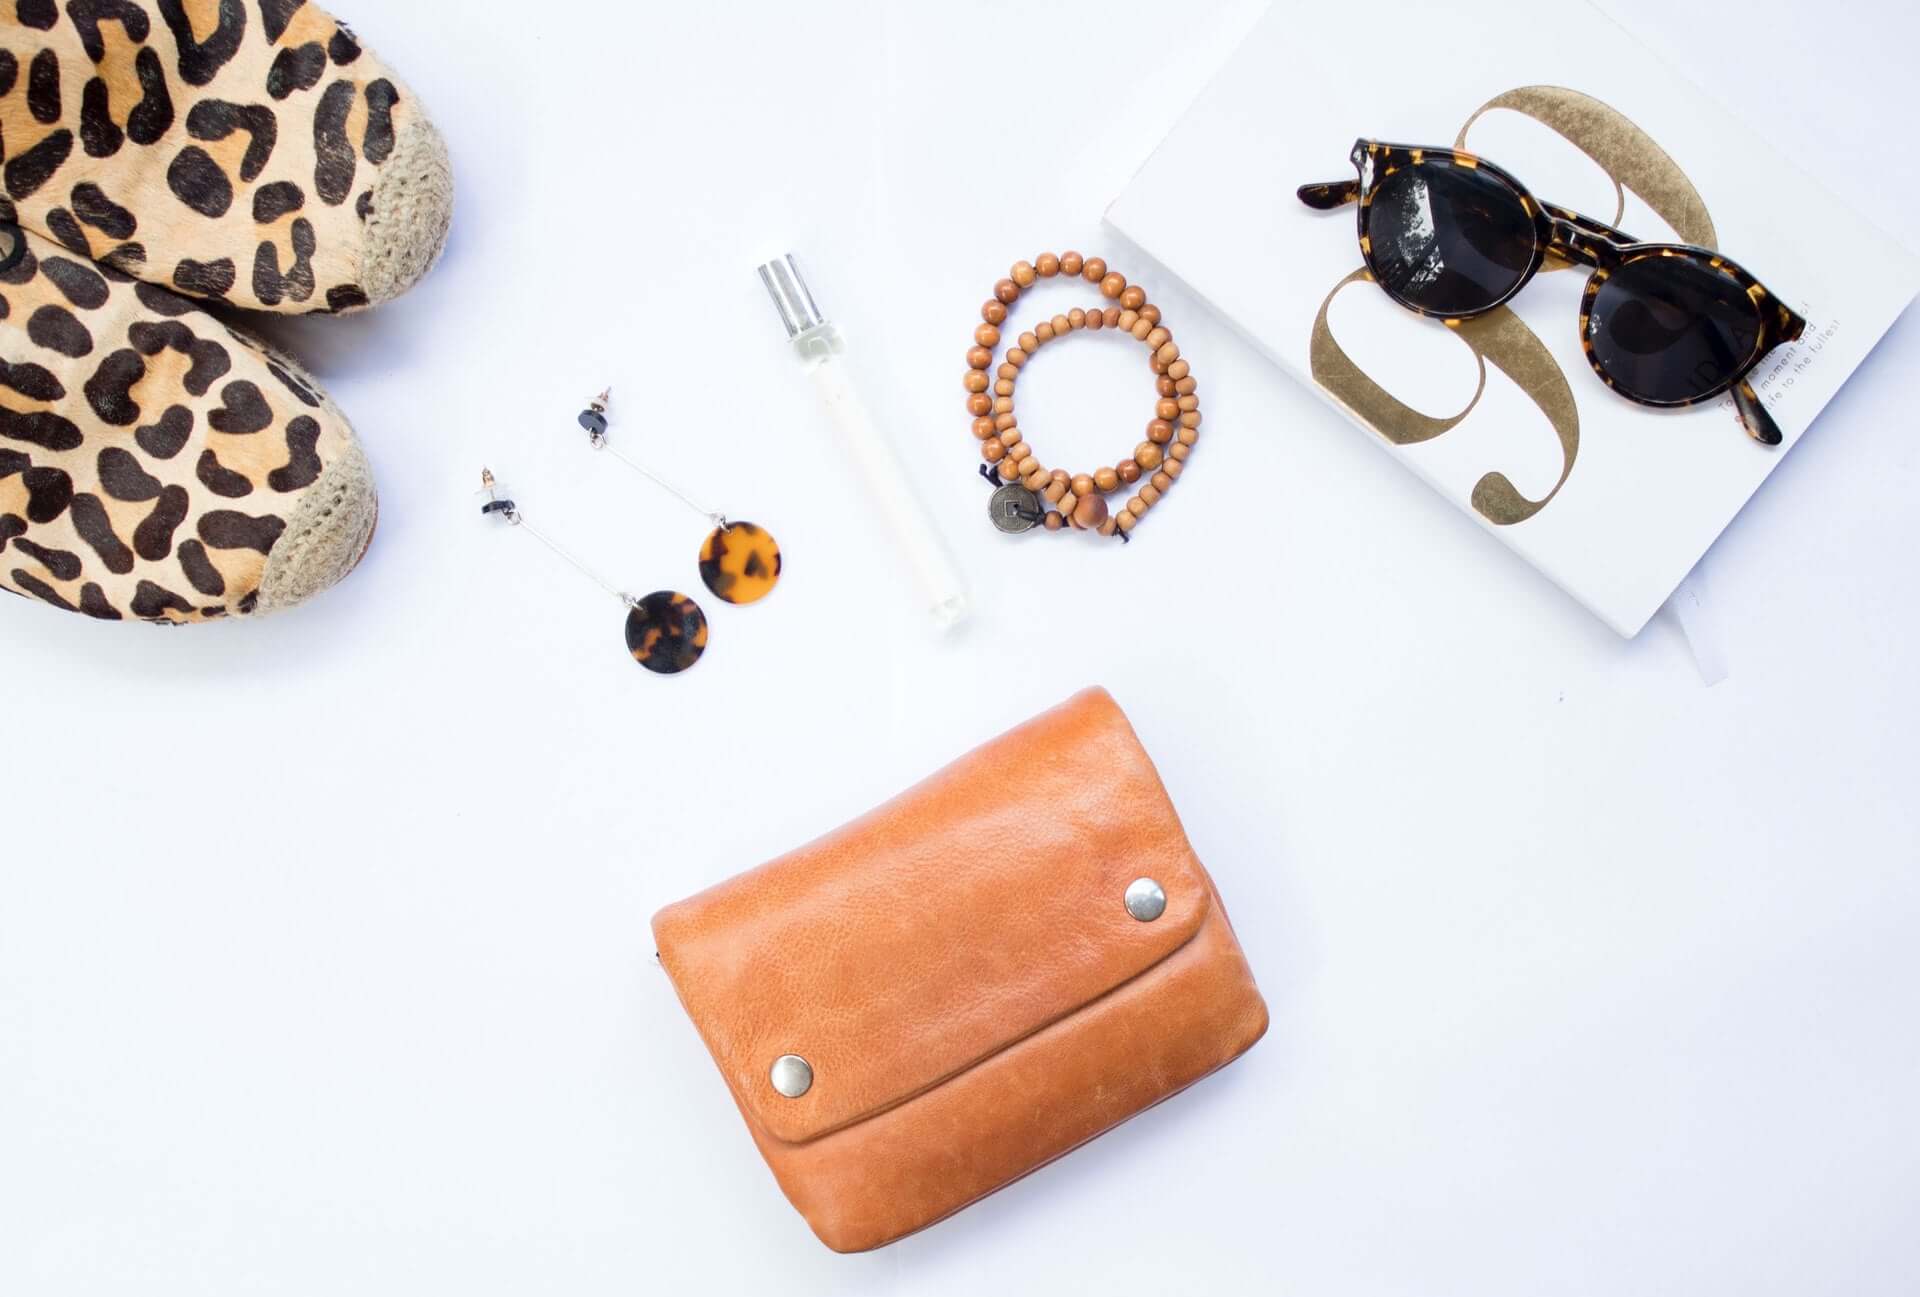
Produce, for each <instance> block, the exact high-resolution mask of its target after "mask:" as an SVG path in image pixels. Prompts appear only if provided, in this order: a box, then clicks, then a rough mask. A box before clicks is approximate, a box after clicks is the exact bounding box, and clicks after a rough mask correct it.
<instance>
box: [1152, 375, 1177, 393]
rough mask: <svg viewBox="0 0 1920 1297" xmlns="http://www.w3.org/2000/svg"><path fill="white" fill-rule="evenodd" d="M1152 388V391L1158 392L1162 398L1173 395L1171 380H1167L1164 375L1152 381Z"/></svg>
mask: <svg viewBox="0 0 1920 1297" xmlns="http://www.w3.org/2000/svg"><path fill="white" fill-rule="evenodd" d="M1153 387H1154V390H1155V391H1157V392H1159V393H1160V395H1162V396H1172V395H1173V380H1172V379H1171V378H1168V377H1167V376H1166V375H1165V374H1162V375H1160V376H1159V377H1158V378H1156V379H1154V380H1153Z"/></svg>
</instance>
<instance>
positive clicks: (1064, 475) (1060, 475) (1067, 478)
mask: <svg viewBox="0 0 1920 1297" xmlns="http://www.w3.org/2000/svg"><path fill="white" fill-rule="evenodd" d="M1047 476H1048V478H1050V479H1051V480H1053V481H1055V482H1071V481H1073V474H1071V473H1069V472H1067V470H1066V469H1064V468H1056V469H1054V470H1053V471H1052V472H1050V473H1048V474H1047Z"/></svg>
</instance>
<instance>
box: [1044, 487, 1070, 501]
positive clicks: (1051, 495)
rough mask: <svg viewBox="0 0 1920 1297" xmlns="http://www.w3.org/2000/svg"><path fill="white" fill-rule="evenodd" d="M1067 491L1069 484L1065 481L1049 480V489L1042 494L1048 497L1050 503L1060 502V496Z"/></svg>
mask: <svg viewBox="0 0 1920 1297" xmlns="http://www.w3.org/2000/svg"><path fill="white" fill-rule="evenodd" d="M1066 493H1067V484H1066V483H1065V482H1049V483H1047V489H1046V490H1044V491H1042V492H1041V493H1040V494H1041V495H1043V496H1045V497H1046V498H1047V503H1048V504H1059V503H1060V497H1061V496H1063V495H1065V494H1066Z"/></svg>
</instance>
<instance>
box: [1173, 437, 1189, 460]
mask: <svg viewBox="0 0 1920 1297" xmlns="http://www.w3.org/2000/svg"><path fill="white" fill-rule="evenodd" d="M1192 453H1193V447H1192V446H1183V445H1181V444H1180V443H1179V442H1177V441H1176V442H1174V443H1173V457H1174V458H1175V459H1185V458H1186V457H1187V456H1188V455H1191V454H1192Z"/></svg>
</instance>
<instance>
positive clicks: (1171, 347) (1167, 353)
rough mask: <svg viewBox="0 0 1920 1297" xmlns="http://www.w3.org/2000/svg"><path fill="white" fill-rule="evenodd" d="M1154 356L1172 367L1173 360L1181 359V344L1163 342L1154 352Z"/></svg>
mask: <svg viewBox="0 0 1920 1297" xmlns="http://www.w3.org/2000/svg"><path fill="white" fill-rule="evenodd" d="M1153 358H1154V359H1155V360H1157V361H1159V362H1160V363H1161V364H1163V365H1165V366H1167V367H1168V368H1169V369H1171V368H1172V367H1173V362H1174V361H1176V360H1178V359H1180V344H1179V343H1177V342H1165V343H1162V344H1161V346H1160V350H1158V351H1156V352H1154V353H1153Z"/></svg>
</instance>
